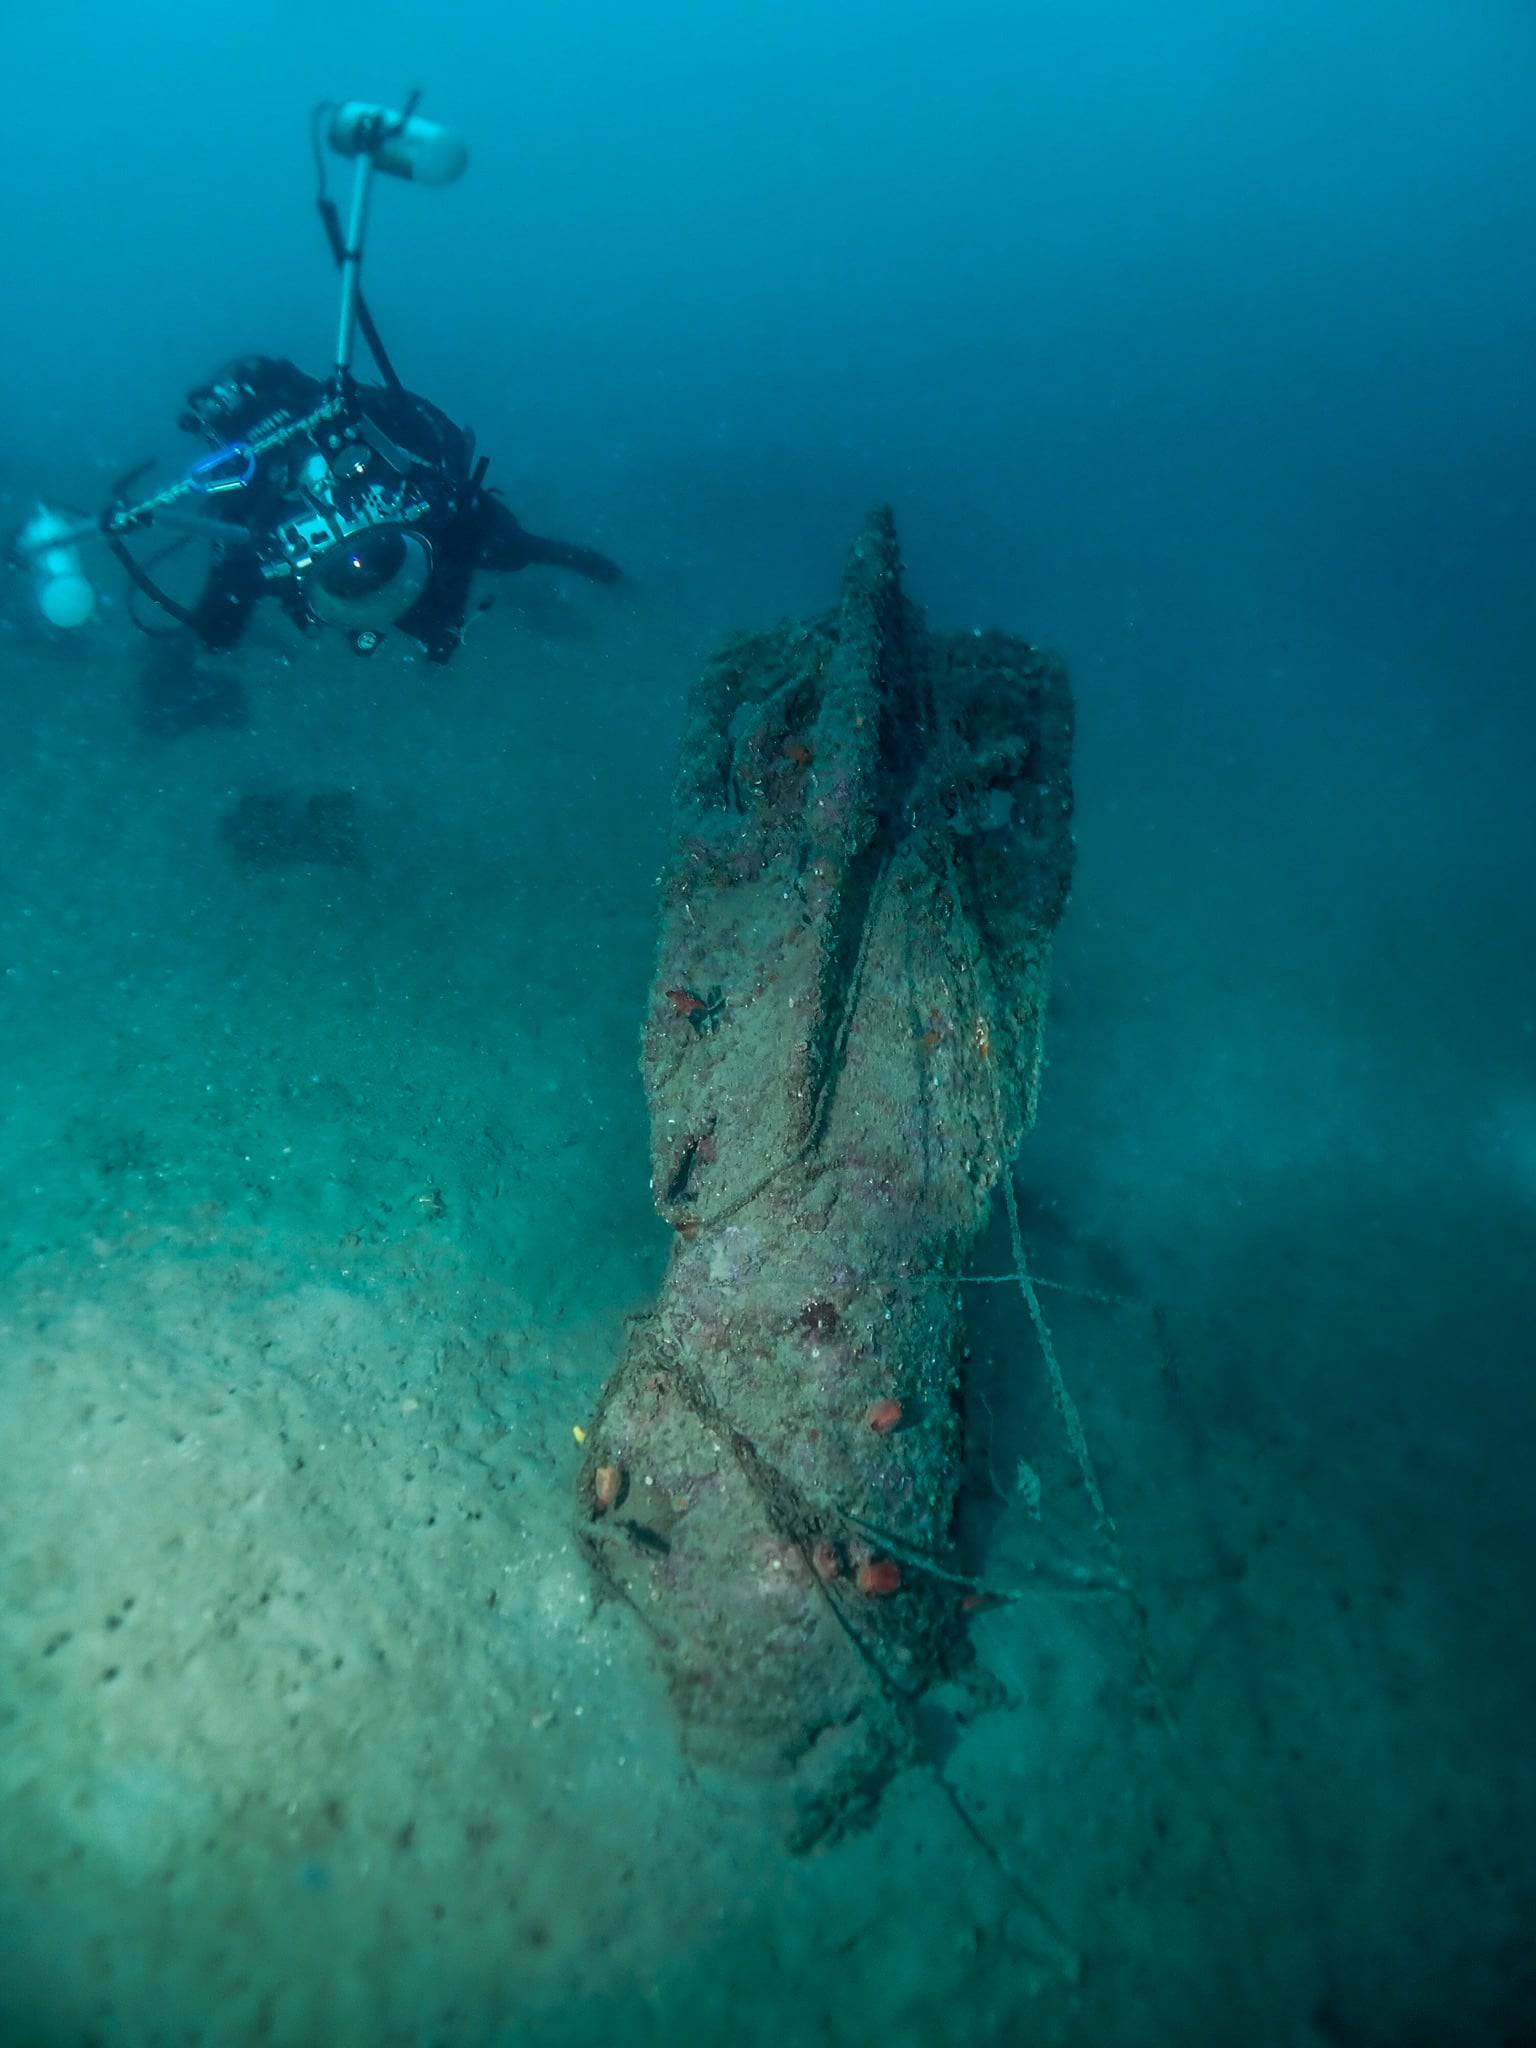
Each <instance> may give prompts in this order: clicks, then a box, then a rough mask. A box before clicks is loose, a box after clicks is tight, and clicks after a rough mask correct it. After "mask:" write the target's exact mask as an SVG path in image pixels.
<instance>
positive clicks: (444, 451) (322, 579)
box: [13, 93, 622, 733]
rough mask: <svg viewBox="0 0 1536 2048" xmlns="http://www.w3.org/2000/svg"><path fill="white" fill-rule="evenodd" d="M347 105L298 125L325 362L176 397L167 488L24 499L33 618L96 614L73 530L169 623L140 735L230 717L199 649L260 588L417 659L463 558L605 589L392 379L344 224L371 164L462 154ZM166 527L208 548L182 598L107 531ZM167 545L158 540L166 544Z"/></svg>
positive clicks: (422, 166)
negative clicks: (181, 401) (191, 439)
mask: <svg viewBox="0 0 1536 2048" xmlns="http://www.w3.org/2000/svg"><path fill="white" fill-rule="evenodd" d="M419 99H420V94H419V93H412V94H411V95H410V97H409V98H408V99H407V101H406V103H405V106H404V108H403V110H401V111H399V112H396V111H394V110H393V109H391V108H388V107H382V106H376V105H373V104H372V103H370V102H366V101H360V100H348V101H345V102H343V103H340V104H337V103H334V102H329V101H327V102H324V103H322V104H321V105H320V106H319V107H317V108H316V109H315V115H314V121H313V124H312V128H311V141H312V144H313V148H314V156H315V166H316V173H317V190H316V204H317V206H318V209H319V213H320V219H321V222H322V224H323V226H324V229H325V234H326V240H327V241H328V243H329V244H330V251H331V256H332V259H333V260H334V262H335V265H336V268H337V269H338V270H339V272H340V273H341V306H340V313H339V318H338V321H337V330H336V348H335V353H334V355H333V357H332V359H331V360H332V363H333V366H334V367H333V368H332V371H331V374H330V375H329V377H328V378H326V379H325V380H324V381H323V382H322V381H321V380H320V379H319V378H316V377H310V376H307V375H306V374H305V373H304V371H302V370H300V369H299V368H298V367H297V365H296V364H294V363H291V362H289V361H287V360H286V359H285V358H282V357H276V356H258V355H253V356H244V357H241V358H240V359H239V360H238V361H236V362H233V363H231V364H229V366H228V367H227V368H226V369H224V370H222V371H220V372H219V373H218V375H216V376H215V377H213V378H212V379H211V380H210V381H209V382H208V383H206V384H204V385H201V386H199V388H198V389H197V390H195V391H192V392H190V393H189V394H188V397H187V402H186V411H185V412H184V413H183V415H182V417H181V422H180V424H181V426H182V427H183V428H184V429H185V430H186V431H187V432H189V433H193V434H197V435H199V436H200V437H201V438H202V440H203V441H204V443H205V444H206V446H205V452H203V453H202V454H200V455H199V456H198V457H197V459H196V460H195V461H194V462H193V463H192V464H191V466H190V468H189V469H187V470H186V471H185V472H184V473H183V474H182V475H180V476H179V477H177V478H175V479H174V480H173V481H171V482H170V483H167V484H164V485H162V486H161V487H160V488H159V489H156V490H152V491H150V492H149V493H148V495H145V496H142V497H135V496H133V495H132V492H133V487H134V486H135V485H136V484H138V483H139V482H140V479H142V478H143V476H144V474H145V472H146V471H147V470H148V469H149V468H151V467H152V465H151V464H149V463H143V464H140V465H139V467H138V468H136V469H134V470H131V471H130V472H129V473H128V474H127V475H126V476H124V477H123V478H121V479H120V480H119V482H118V484H117V485H116V487H115V488H114V490H113V492H112V496H111V502H110V503H109V504H108V505H107V506H106V507H105V509H104V510H103V511H101V512H100V513H96V514H87V513H66V511H65V510H62V509H59V508H50V507H49V506H47V505H39V506H38V508H37V511H36V514H35V515H34V517H33V518H32V519H31V520H30V521H29V522H28V524H27V525H26V526H25V527H24V528H23V530H22V531H21V533H20V534H19V535H18V536H17V537H16V540H15V543H14V546H13V554H14V557H15V559H16V560H17V561H19V562H20V563H21V564H22V565H24V566H25V567H28V568H29V569H30V570H31V571H32V573H33V575H34V576H35V577H36V579H37V599H38V604H39V608H40V609H41V611H42V613H43V616H44V617H45V618H46V619H47V620H48V621H49V623H50V624H51V625H54V626H56V627H61V628H65V629H73V628H77V627H80V626H83V625H85V624H86V623H87V622H88V621H89V619H90V618H91V617H92V616H93V614H94V612H95V609H96V593H95V588H94V585H93V583H92V580H91V577H90V576H89V574H88V573H87V570H86V566H85V561H84V558H83V555H82V544H83V543H85V542H87V541H89V540H92V539H100V540H104V541H105V542H106V545H107V547H108V548H109V549H110V550H111V552H112V553H113V555H114V556H115V557H116V558H117V560H118V562H119V564H120V565H121V567H122V568H123V570H124V572H125V573H126V575H127V576H128V579H129V581H130V583H131V584H132V586H133V588H134V589H135V590H136V591H138V592H139V593H140V594H141V595H142V596H144V597H147V598H149V599H150V600H152V601H153V602H154V603H155V604H156V605H158V606H159V607H160V609H161V610H162V611H164V612H166V613H168V614H169V615H170V617H171V618H172V619H173V620H174V621H175V624H174V626H172V627H169V628H164V629H156V628H153V627H150V626H148V625H147V624H145V622H144V621H143V620H142V619H139V618H138V617H137V615H134V618H135V624H138V625H141V626H143V627H144V630H145V631H146V632H148V633H151V634H152V636H153V638H154V640H155V648H154V652H153V654H152V656H151V659H150V661H149V663H148V665H147V667H146V669H145V672H144V675H143V679H142V690H143V707H142V708H143V721H144V723H145V724H146V725H147V726H149V727H150V728H151V729H152V730H154V731H157V732H163V733H170V732H180V731H185V730H187V729H189V728H190V727H192V726H197V725H227V724H238V723H240V722H242V720H243V713H244V706H243V702H242V698H241V691H240V685H239V680H238V678H237V677H236V676H235V675H234V673H233V671H232V670H230V669H228V668H220V667H218V666H210V665H208V664H206V663H204V662H203V661H202V660H201V659H200V657H201V656H202V655H204V654H209V653H211V654H217V653H221V652H224V651H227V650H228V649H230V648H232V647H234V646H235V645H236V644H237V642H238V641H239V640H240V638H241V637H242V635H243V634H244V632H245V630H246V627H247V625H248V624H249V622H250V617H251V613H252V611H253V610H254V608H255V606H256V604H257V602H258V601H259V600H260V599H261V598H263V597H266V596H273V597H275V598H277V600H278V601H279V603H280V604H281V605H282V606H283V608H284V610H285V611H286V612H287V613H288V615H289V617H290V618H291V619H292V620H293V621H294V623H295V624H296V625H297V626H299V627H300V628H301V630H303V631H306V632H314V631H318V630H320V629H321V628H327V627H328V628H331V629H339V630H340V631H341V632H342V633H343V634H345V636H346V637H347V639H348V640H349V641H350V642H351V644H352V647H353V649H354V650H355V652H357V653H358V654H371V653H372V652H373V650H374V649H375V648H376V647H378V646H379V644H380V642H381V641H382V640H383V639H384V637H385V635H386V633H387V632H389V631H390V630H391V629H398V630H399V631H400V632H401V633H403V634H405V635H407V636H408V637H409V638H411V639H413V640H415V641H416V642H417V643H418V644H419V645H420V646H421V647H422V649H423V650H424V651H425V654H426V658H427V660H428V661H432V662H445V661H448V660H450V659H451V658H452V656H453V653H454V651H455V649H456V648H457V647H458V646H459V644H460V642H461V640H462V639H463V635H464V623H465V618H466V615H467V613H468V610H469V602H470V586H471V582H472V580H473V577H474V573H475V571H476V570H477V569H494V570H503V571H505V570H516V569H525V568H527V567H528V566H529V565H530V564H532V563H540V562H542V563H547V564H550V565H551V566H553V567H556V568H561V569H570V570H573V571H574V572H575V573H576V574H577V575H579V576H586V577H589V578H590V579H591V580H592V581H593V582H596V583H617V582H619V581H621V580H622V572H621V571H620V569H619V568H618V566H617V564H616V563H614V562H611V561H610V560H609V559H608V557H607V556H606V555H602V554H599V553H598V552H597V550H596V549H595V548H584V547H577V546H575V545H573V544H572V543H570V542H567V541H558V540H546V539H544V538H542V537H541V536H540V535H538V534H534V533H529V532H527V531H526V530H525V528H523V527H522V526H520V525H519V524H518V522H517V520H516V519H515V518H514V517H513V516H512V513H511V512H510V511H509V510H508V508H507V506H506V505H505V503H504V502H503V501H502V499H501V496H500V494H499V493H498V492H497V491H496V490H495V489H487V488H486V483H485V472H486V459H485V457H484V456H481V457H480V458H479V460H478V461H477V460H476V459H475V453H474V443H473V437H472V436H471V435H470V434H469V433H467V432H466V431H465V430H464V429H462V428H460V427H456V426H455V425H454V424H453V422H452V421H451V420H450V419H449V418H448V417H447V416H446V415H445V414H444V413H442V412H440V411H439V410H438V408H437V407H436V406H435V405H431V404H429V403H428V402H427V400H426V399H424V398H418V397H417V396H416V395H415V393H414V392H411V391H408V390H406V388H405V386H404V385H403V384H402V383H401V381H400V378H399V376H398V375H397V374H396V371H395V367H394V364H393V363H392V362H391V361H390V359H389V355H388V353H387V351H386V350H385V348H384V344H383V342H382V341H381V340H380V338H379V331H378V327H377V325H376V324H375V322H374V319H373V316H372V314H371V313H370V311H369V309H368V304H367V301H366V300H365V299H364V297H363V293H362V285H361V270H362V260H363V235H364V226H365V222H366V218H367V212H368V203H369V194H370V191H371V188H372V185H373V181H374V179H375V178H376V176H378V175H379V174H381V173H382V174H384V175H387V176H389V177H392V178H398V179H400V180H401V181H402V182H405V183H409V184H414V185H419V186H434V185H449V184H452V183H453V182H454V180H455V179H457V178H458V177H459V176H460V174H461V173H462V171H463V170H464V167H465V164H466V162H467V161H468V151H467V149H466V147H465V145H464V142H463V140H462V138H461V137H460V136H459V135H458V134H457V133H456V132H455V131H454V130H453V129H451V128H447V127H444V126H443V125H442V124H441V123H439V122H436V121H427V120H424V119H422V117H421V116H420V115H419V114H418V113H417V111H416V109H417V104H418V101H419ZM327 143H328V144H329V147H330V149H331V150H332V151H334V152H335V153H336V154H337V155H338V156H341V157H344V158H347V159H349V160H350V161H351V163H352V165H353V183H352V198H351V205H350V209H349V212H348V218H347V223H346V227H345V229H343V226H342V221H341V216H340V213H339V212H338V210H337V208H336V206H335V204H334V203H333V201H332V200H331V199H330V198H329V196H328V195H327V192H326V181H325V161H326V158H325V145H326V144H327ZM359 334H361V336H362V338H363V340H364V341H365V342H366V343H367V345H368V348H369V351H370V353H371V354H372V356H373V360H374V363H375V365H376V367H377V370H378V375H379V379H380V381H379V382H378V383H376V384H364V383H359V382H358V381H357V379H356V378H355V377H354V376H353V373H352V360H353V354H354V350H355V345H356V340H357V337H358V335H359ZM152 527H155V528H164V527H169V528H170V529H172V530H173V531H175V532H179V533H181V534H182V536H183V538H182V539H178V540H177V541H175V542H173V543H172V546H173V547H179V546H181V545H183V541H184V538H185V536H186V535H187V534H192V535H197V536H200V537H201V538H202V539H204V540H207V541H211V542H212V543H213V548H214V554H213V562H212V566H211V568H210V571H209V574H208V577H207V580H206V583H205V585H204V587H203V590H202V593H201V595H200V596H199V597H198V598H197V599H196V601H195V602H194V603H193V604H191V605H184V604H182V603H181V602H180V601H179V600H177V599H176V598H174V597H172V596H171V594H170V593H169V592H168V591H166V590H164V589H162V588H161V586H160V585H159V584H158V583H157V582H156V581H155V579H154V576H153V574H152V573H151V572H152V571H153V569H154V567H155V565H156V563H157V562H158V561H159V560H160V559H162V556H160V555H157V556H155V557H152V558H151V559H150V560H149V561H141V560H140V559H139V558H138V557H137V556H136V555H134V554H132V553H131V552H130V550H129V549H128V547H127V545H126V543H125V539H124V536H126V535H129V534H137V533H140V532H142V531H144V530H147V529H149V528H152ZM170 551H171V550H170V549H169V548H168V549H166V550H163V551H162V554H163V553H169V552H170Z"/></svg>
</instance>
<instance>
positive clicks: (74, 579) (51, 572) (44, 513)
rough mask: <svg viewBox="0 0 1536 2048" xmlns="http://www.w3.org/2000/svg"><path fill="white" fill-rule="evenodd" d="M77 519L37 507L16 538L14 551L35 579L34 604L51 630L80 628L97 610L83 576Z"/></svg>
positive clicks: (86, 579) (94, 600)
mask: <svg viewBox="0 0 1536 2048" xmlns="http://www.w3.org/2000/svg"><path fill="white" fill-rule="evenodd" d="M79 538H80V522H79V520H78V519H65V518H64V517H62V515H61V514H59V513H57V512H50V511H49V510H48V507H47V506H46V505H39V506H38V508H37V510H36V511H35V512H34V513H33V515H32V517H31V518H30V519H29V520H28V521H27V523H26V525H25V526H24V527H23V528H22V529H21V532H20V534H19V535H18V536H17V542H16V545H17V550H18V552H19V554H20V555H21V557H22V559H23V560H24V561H27V562H30V564H31V566H32V573H33V575H34V576H35V577H36V578H37V604H38V609H39V611H41V613H42V615H43V617H44V618H45V619H46V620H47V621H48V623H49V625H50V626H83V625H84V624H85V622H86V620H87V619H88V618H89V617H90V616H91V614H92V613H93V612H94V611H95V609H96V593H95V591H94V590H93V589H92V588H91V584H90V579H89V578H88V577H87V575H86V573H85V564H84V563H83V562H82V561H81V559H80V550H79V548H77V547H76V546H75V542H76V541H77V540H78V539H79Z"/></svg>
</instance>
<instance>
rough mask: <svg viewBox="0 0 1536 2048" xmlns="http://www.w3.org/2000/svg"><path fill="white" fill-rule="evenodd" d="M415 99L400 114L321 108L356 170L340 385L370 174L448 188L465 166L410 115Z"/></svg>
mask: <svg viewBox="0 0 1536 2048" xmlns="http://www.w3.org/2000/svg"><path fill="white" fill-rule="evenodd" d="M417 98H418V95H416V94H414V93H413V94H412V96H411V97H410V99H408V100H407V101H406V103H405V111H404V113H398V114H397V113H394V112H393V111H392V110H391V109H390V108H388V107H375V106H369V105H367V104H366V103H365V102H363V101H361V100H346V101H344V102H343V104H342V105H341V106H339V107H322V108H321V109H320V112H321V114H322V116H326V117H328V118H327V119H326V136H327V140H328V141H329V142H330V145H331V147H332V149H334V150H335V151H336V154H337V155H338V156H350V157H354V158H355V159H356V162H357V168H356V170H355V171H354V173H353V178H352V206H351V210H350V212H349V214H348V218H347V235H346V242H345V245H344V247H343V249H342V253H341V318H340V321H339V323H338V326H337V333H336V378H337V382H338V384H341V383H344V382H345V380H346V378H347V376H348V375H349V374H350V372H351V369H352V350H353V346H354V344H355V342H356V339H357V315H358V285H359V280H360V278H361V274H362V267H363V232H364V229H365V228H366V227H367V224H368V194H369V190H370V188H371V186H372V183H373V173H374V172H375V171H376V170H378V171H387V172H388V173H389V175H390V176H391V177H392V178H410V179H412V180H413V181H414V182H415V183H416V184H418V185H451V184H452V183H453V181H454V179H455V178H457V177H458V176H459V175H460V174H461V173H462V171H463V169H464V166H465V165H466V164H467V163H468V161H469V151H468V150H467V149H466V148H465V146H464V143H463V140H462V138H461V137H459V136H458V135H456V134H455V133H454V131H453V130H452V129H451V128H444V127H442V126H441V125H440V124H439V123H438V122H436V121H424V120H422V118H421V116H420V115H419V114H418V113H417V112H416V100H417Z"/></svg>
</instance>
